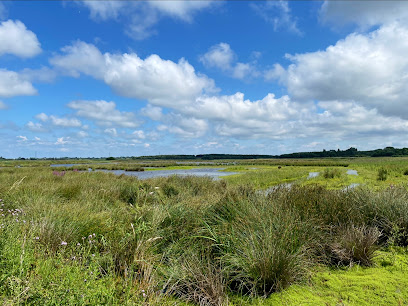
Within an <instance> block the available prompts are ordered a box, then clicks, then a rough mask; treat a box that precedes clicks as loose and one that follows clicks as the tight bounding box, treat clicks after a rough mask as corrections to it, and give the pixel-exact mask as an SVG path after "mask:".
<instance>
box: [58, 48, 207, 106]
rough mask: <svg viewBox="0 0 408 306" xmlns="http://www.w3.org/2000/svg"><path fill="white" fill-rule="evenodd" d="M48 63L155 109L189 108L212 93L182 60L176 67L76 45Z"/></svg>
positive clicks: (154, 57) (204, 80) (154, 59)
mask: <svg viewBox="0 0 408 306" xmlns="http://www.w3.org/2000/svg"><path fill="white" fill-rule="evenodd" d="M62 51H63V53H65V54H64V55H59V56H56V57H54V58H52V59H51V63H52V64H53V65H54V66H55V67H57V68H59V69H62V70H64V71H66V72H67V73H69V74H70V75H72V76H79V75H80V74H81V73H83V74H86V75H90V76H93V77H94V78H97V79H100V80H103V81H104V82H105V83H106V84H107V85H109V86H110V87H111V88H112V89H113V90H114V91H115V92H117V93H118V94H120V95H122V96H125V97H130V98H137V99H145V100H148V101H149V102H150V103H151V104H154V105H156V106H166V107H171V106H172V105H173V104H175V103H177V104H188V103H190V101H191V100H192V99H194V98H195V97H197V96H199V95H201V94H202V93H203V92H205V91H208V92H211V91H214V90H215V88H214V82H213V81H212V80H211V79H209V78H207V77H206V76H204V75H200V74H197V73H196V72H195V69H194V67H193V66H191V65H190V64H189V63H188V62H187V61H186V60H185V59H183V58H182V59H180V60H179V61H178V62H177V63H175V62H173V61H170V60H164V59H161V58H160V57H159V56H158V55H155V54H153V55H150V56H148V57H147V58H145V59H144V60H143V59H141V58H140V57H138V56H137V54H135V53H130V54H127V53H125V54H110V53H105V54H102V53H101V52H100V51H99V50H98V49H97V48H96V47H95V46H94V45H91V44H87V43H84V42H80V41H78V42H76V43H74V44H73V45H72V46H69V47H64V48H63V49H62Z"/></svg>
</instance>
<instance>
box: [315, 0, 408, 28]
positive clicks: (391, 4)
mask: <svg viewBox="0 0 408 306" xmlns="http://www.w3.org/2000/svg"><path fill="white" fill-rule="evenodd" d="M320 18H321V20H322V21H323V22H329V23H334V24H338V25H345V24H349V23H351V24H356V25H358V26H360V27H361V28H362V29H366V28H369V27H372V26H375V25H381V24H385V23H391V22H394V21H395V20H399V21H404V22H406V21H408V2H406V1H367V0H365V1H329V0H326V1H325V2H324V3H323V5H322V7H321V9H320Z"/></svg>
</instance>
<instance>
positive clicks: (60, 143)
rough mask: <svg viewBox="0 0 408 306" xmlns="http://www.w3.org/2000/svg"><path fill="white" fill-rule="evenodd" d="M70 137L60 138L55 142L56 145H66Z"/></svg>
mask: <svg viewBox="0 0 408 306" xmlns="http://www.w3.org/2000/svg"><path fill="white" fill-rule="evenodd" d="M69 138H70V137H59V138H57V141H56V142H55V144H56V145H65V144H67V143H68V142H69Z"/></svg>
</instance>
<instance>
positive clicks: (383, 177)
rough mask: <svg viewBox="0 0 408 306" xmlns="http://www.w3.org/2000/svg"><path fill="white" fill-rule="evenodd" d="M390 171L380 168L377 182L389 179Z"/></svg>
mask: <svg viewBox="0 0 408 306" xmlns="http://www.w3.org/2000/svg"><path fill="white" fill-rule="evenodd" d="M387 175H388V171H387V169H384V168H380V169H378V175H377V180H379V181H385V180H386V179H387Z"/></svg>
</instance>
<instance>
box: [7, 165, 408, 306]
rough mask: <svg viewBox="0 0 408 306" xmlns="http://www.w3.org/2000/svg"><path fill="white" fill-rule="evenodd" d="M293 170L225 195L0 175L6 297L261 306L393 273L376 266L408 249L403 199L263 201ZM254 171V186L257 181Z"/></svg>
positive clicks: (157, 185) (166, 182)
mask: <svg viewBox="0 0 408 306" xmlns="http://www.w3.org/2000/svg"><path fill="white" fill-rule="evenodd" d="M285 168H286V170H285ZM287 168H289V167H282V168H281V169H278V167H274V168H273V169H272V168H271V169H264V170H263V171H265V172H261V174H260V180H259V181H258V183H257V184H253V183H252V184H251V183H247V182H246V181H245V180H243V181H242V183H241V184H238V183H237V182H234V181H233V180H237V177H239V176H236V177H235V178H234V179H233V180H232V181H231V183H228V182H226V181H221V180H219V181H214V180H212V179H210V178H206V177H201V178H200V177H176V176H173V177H166V178H164V177H162V178H156V179H149V180H144V181H141V180H138V179H137V178H135V177H129V176H125V175H122V176H116V175H113V174H109V173H103V172H79V171H77V172H75V171H66V172H63V173H64V175H56V174H54V173H53V171H50V169H49V168H48V167H43V168H41V167H38V168H35V169H33V168H15V169H13V171H3V169H1V170H0V182H1V184H0V198H1V200H0V206H1V207H0V209H1V211H0V218H1V219H0V220H1V221H0V225H1V226H0V259H1V260H0V275H1V277H0V296H1V299H2V301H3V303H5V304H56V303H65V304H97V303H105V304H138V305H143V304H144V305H166V304H174V303H175V301H176V302H177V303H179V304H181V303H187V304H188V303H192V304H197V305H227V304H237V303H238V304H239V303H241V302H240V301H241V299H242V301H245V303H246V304H249V303H255V302H257V301H261V302H260V303H269V301H275V299H276V297H277V296H283V295H281V294H284V293H285V292H292V291H291V290H297V289H296V288H307V287H301V286H306V285H305V284H306V283H308V282H310V280H311V282H312V284H313V286H317V287H316V288H320V287H318V286H320V285H321V284H323V281H322V277H327V278H328V281H327V282H331V281H332V278H330V275H331V274H330V273H332V274H333V275H340V274H341V275H343V274H342V273H346V272H344V271H345V270H347V269H350V271H351V273H354V272H355V271H372V270H366V269H381V267H382V268H384V269H390V267H394V266H395V263H396V262H399V260H403V259H400V258H403V257H398V256H399V255H395V257H394V258H396V259H395V260H393V259H392V257H390V259H389V260H388V259H387V258H388V257H387V258H385V257H384V256H383V260H381V261H379V259H378V256H377V255H378V254H382V253H381V252H380V251H379V250H390V251H389V252H388V253H390V252H391V254H392V250H395V249H398V248H399V249H403V248H406V247H407V245H408V239H407V238H408V191H407V190H406V189H405V188H402V187H395V186H393V187H389V188H386V189H383V190H381V191H374V190H370V189H367V188H364V187H361V188H357V189H348V190H330V189H326V188H324V187H322V186H319V185H308V186H298V185H293V186H292V187H290V188H285V187H283V186H281V187H277V188H275V189H272V190H270V192H268V193H264V192H260V191H259V188H258V186H264V185H263V184H264V183H265V185H266V181H267V179H266V178H267V177H269V178H270V177H272V174H271V173H277V174H276V175H277V176H278V177H279V178H282V177H287V179H288V180H290V179H292V178H295V177H299V176H300V177H304V176H305V175H306V176H307V173H308V171H307V170H305V169H303V168H300V169H298V170H296V171H293V169H292V170H290V171H289V170H287ZM334 169H336V168H334ZM285 171H286V172H285ZM328 171H329V170H328ZM330 171H332V170H330ZM249 172H250V174H249V177H251V178H253V179H255V178H256V176H255V173H256V171H253V173H251V171H249ZM58 173H62V171H61V170H58ZM290 173H292V174H293V175H290ZM400 174H401V173H400ZM388 253H387V254H388ZM404 254H405V253H404ZM401 256H402V255H401ZM404 256H405V255H404ZM384 258H385V259H384ZM376 265H377V266H376ZM366 267H367V268H366ZM368 267H370V268H368ZM357 268H359V269H360V270H358V269H357ZM356 269H357V270H356ZM316 271H321V272H319V273H320V274H319V273H318V274H316ZM328 271H332V272H328ZM367 273H370V272H367ZM319 275H320V276H319ZM322 275H323V276H322ZM346 276H347V274H344V277H346ZM333 277H334V276H333ZM384 277H385V276H384ZM316 284H317V285H316ZM319 284H320V285H319ZM299 286H300V287H299ZM322 286H323V285H322ZM391 287H392V286H391ZM391 287H390V288H391ZM292 288H294V289H292ZM313 288H314V287H311V289H310V290H314V289H313ZM392 288H394V287H392ZM401 288H402V287H401ZM404 288H405V287H404ZM317 290H321V289H317ZM387 290H388V289H387ZM390 290H391V289H390ZM392 290H394V289H392ZM400 290H406V289H400ZM280 292H283V293H280ZM295 292H296V291H295ZM321 292H322V294H325V292H326V291H325V290H323V289H322V291H321ZM387 292H388V291H387ZM386 294H388V293H386ZM406 295H407V294H406V292H403V293H401V294H400V295H399V296H400V298H401V301H403V302H407V300H406ZM345 296H346V295H345ZM260 297H262V300H258V298H260ZM334 297H336V298H338V296H337V295H333V299H334ZM265 298H266V299H265ZM282 299H283V300H282V301H286V300H285V299H286V298H282ZM296 299H297V300H296ZM299 299H300V297H299V296H297V297H296V298H294V299H292V298H290V297H287V301H291V303H295V302H296V301H297V302H299V301H301V300H299ZM308 299H309V297H308V295H306V296H305V297H304V301H308ZM310 300H311V301H317V298H316V299H315V297H314V298H313V299H312V298H311V299H310ZM329 300H330V301H332V297H330V299H329ZM236 301H238V302H236ZM357 301H359V300H357ZM337 302H338V301H337ZM301 303H302V302H301Z"/></svg>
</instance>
